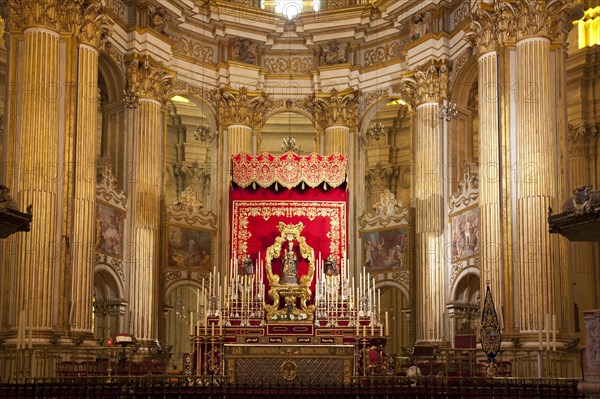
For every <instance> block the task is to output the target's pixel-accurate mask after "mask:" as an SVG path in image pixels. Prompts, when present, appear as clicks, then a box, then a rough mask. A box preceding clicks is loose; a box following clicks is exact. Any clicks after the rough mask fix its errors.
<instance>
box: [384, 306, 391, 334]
mask: <svg viewBox="0 0 600 399" xmlns="http://www.w3.org/2000/svg"><path fill="white" fill-rule="evenodd" d="M385 332H386V333H387V334H389V333H390V330H389V325H388V311H387V310H386V311H385Z"/></svg>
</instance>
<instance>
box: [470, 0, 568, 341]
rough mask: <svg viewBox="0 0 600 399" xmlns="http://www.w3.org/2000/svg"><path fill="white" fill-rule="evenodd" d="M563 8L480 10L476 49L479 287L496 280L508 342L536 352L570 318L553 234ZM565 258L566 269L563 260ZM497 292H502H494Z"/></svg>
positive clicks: (559, 173) (560, 138)
mask: <svg viewBox="0 0 600 399" xmlns="http://www.w3.org/2000/svg"><path fill="white" fill-rule="evenodd" d="M568 6H569V5H568V2H567V1H566V0H559V1H553V2H548V1H539V2H528V1H524V0H519V1H498V2H495V3H494V4H493V5H490V4H481V5H480V6H479V7H480V8H479V9H478V10H477V11H476V13H475V17H474V21H473V24H472V28H473V31H474V32H473V37H474V39H475V42H476V44H477V47H478V50H479V79H480V81H479V96H480V98H479V105H480V110H479V118H480V120H479V122H480V143H481V148H480V162H481V164H480V206H481V228H482V230H481V237H482V241H481V251H482V288H483V286H484V284H485V283H486V280H489V281H490V284H491V287H492V291H493V295H494V296H495V298H494V299H495V302H496V307H497V311H498V313H499V317H500V320H501V324H502V327H503V332H504V335H505V336H515V335H517V336H519V338H520V341H521V342H526V341H530V342H529V343H528V344H526V345H534V344H533V343H532V342H531V341H535V345H536V346H537V340H538V334H539V331H540V330H545V329H549V328H550V329H551V328H552V327H553V326H552V325H551V324H553V323H551V322H550V321H549V320H552V319H553V316H552V315H555V316H554V317H555V318H556V326H557V329H558V330H560V329H561V325H564V324H565V321H566V320H567V317H568V315H569V314H570V312H571V310H570V309H569V307H568V306H567V304H566V303H567V302H568V301H566V300H563V299H566V298H568V295H569V294H568V291H569V290H570V289H571V287H568V286H567V284H566V270H565V267H564V264H565V263H566V262H564V261H563V260H564V254H562V253H561V251H560V246H559V245H558V238H557V237H552V236H550V234H549V233H548V226H547V215H548V209H549V207H552V208H553V209H557V208H558V207H559V206H560V205H559V204H560V200H559V198H558V197H559V196H560V194H561V192H564V184H565V176H564V171H563V169H562V168H560V167H559V164H560V160H561V159H563V157H564V154H563V153H562V151H563V150H564V148H565V147H566V146H565V144H566V143H565V141H566V139H565V124H566V120H565V118H566V113H565V103H564V87H563V85H564V62H563V58H564V55H563V50H562V48H561V44H562V43H564V40H565V38H564V35H563V32H564V30H563V29H562V28H563V24H564V23H565V19H564V18H565V11H566V9H567V8H568ZM561 258H563V260H561ZM494 291H495V292H494Z"/></svg>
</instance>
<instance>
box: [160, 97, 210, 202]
mask: <svg viewBox="0 0 600 399" xmlns="http://www.w3.org/2000/svg"><path fill="white" fill-rule="evenodd" d="M217 144H218V130H217V123H216V120H215V116H214V112H213V110H212V109H211V108H210V107H209V106H208V105H206V104H204V103H203V102H202V101H200V100H198V99H196V98H195V97H193V96H189V95H186V94H176V95H173V96H172V97H171V100H170V101H169V103H168V106H167V135H166V153H165V163H166V171H167V173H166V176H165V198H166V201H167V203H168V204H170V203H172V202H173V200H175V199H176V198H177V197H178V196H179V195H180V194H181V193H182V192H183V191H184V190H185V189H186V188H187V187H192V188H193V189H194V191H196V192H198V193H199V194H200V198H201V200H202V202H203V203H204V206H205V209H209V210H210V209H213V206H214V205H215V204H213V203H212V201H213V199H212V197H214V196H211V195H210V193H211V192H214V190H215V184H216V181H215V179H211V177H212V176H213V175H214V170H215V168H216V165H217V159H216V156H217V155H216V154H217V151H216V148H217Z"/></svg>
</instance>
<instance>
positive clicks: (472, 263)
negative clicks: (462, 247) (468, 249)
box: [448, 255, 480, 287]
mask: <svg viewBox="0 0 600 399" xmlns="http://www.w3.org/2000/svg"><path fill="white" fill-rule="evenodd" d="M471 267H474V268H476V269H479V270H480V257H479V255H478V256H474V257H472V258H468V259H465V260H462V261H460V262H456V263H452V266H451V269H450V281H449V284H448V285H449V286H450V287H452V286H453V285H454V283H455V281H456V278H457V277H458V276H460V274H461V273H462V272H463V271H464V270H466V269H468V268H471Z"/></svg>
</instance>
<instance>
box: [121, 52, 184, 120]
mask: <svg viewBox="0 0 600 399" xmlns="http://www.w3.org/2000/svg"><path fill="white" fill-rule="evenodd" d="M172 85H173V76H171V75H170V74H168V73H167V72H166V71H165V69H164V67H163V66H162V64H159V63H157V62H155V61H153V60H152V59H151V58H150V56H148V55H139V54H138V53H135V54H134V56H133V60H131V62H130V63H129V65H128V66H127V88H126V89H125V101H126V103H127V107H128V108H135V107H137V105H138V103H139V100H140V98H150V99H154V100H157V101H159V102H161V103H164V102H165V101H166V100H167V96H168V94H169V92H170V91H171V88H172Z"/></svg>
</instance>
